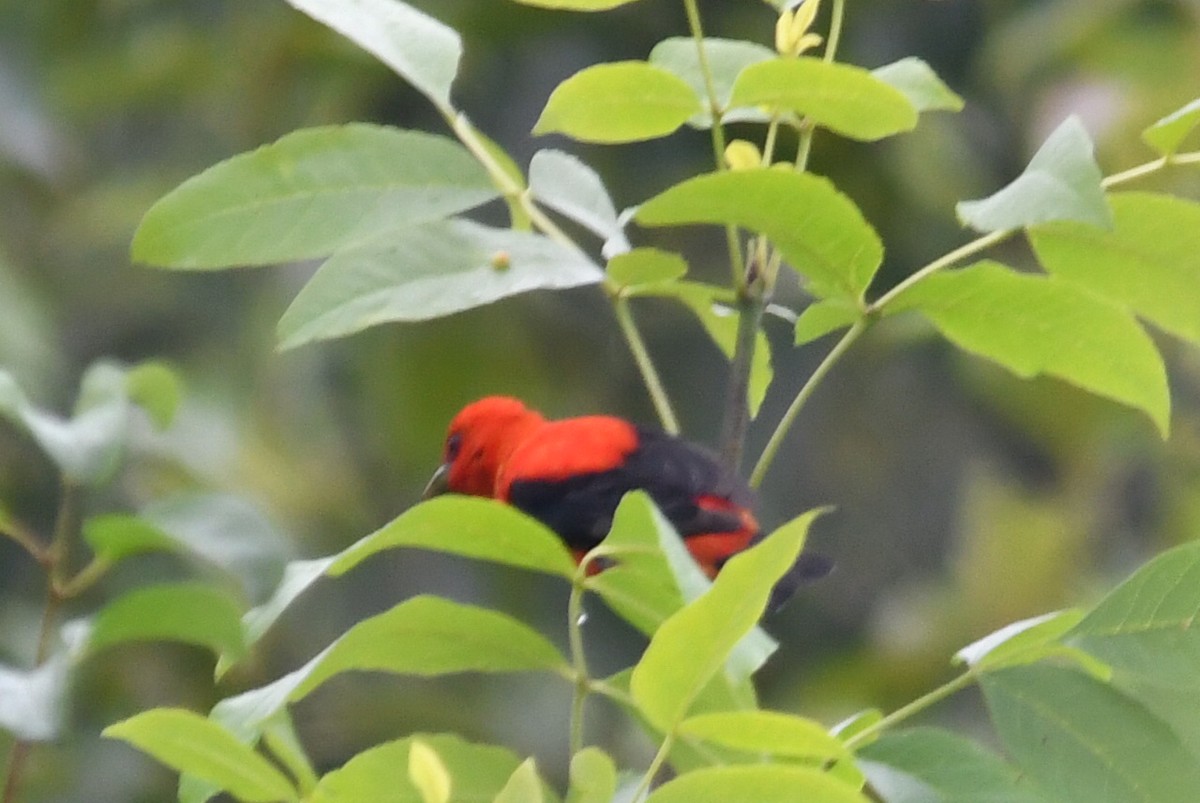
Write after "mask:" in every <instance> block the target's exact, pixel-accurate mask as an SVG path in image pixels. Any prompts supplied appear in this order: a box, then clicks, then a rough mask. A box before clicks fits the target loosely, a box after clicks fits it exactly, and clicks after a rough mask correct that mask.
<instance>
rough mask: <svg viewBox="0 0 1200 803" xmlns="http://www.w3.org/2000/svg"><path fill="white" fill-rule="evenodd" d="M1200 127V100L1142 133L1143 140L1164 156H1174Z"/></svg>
mask: <svg viewBox="0 0 1200 803" xmlns="http://www.w3.org/2000/svg"><path fill="white" fill-rule="evenodd" d="M1198 125H1200V98H1197V99H1196V100H1193V101H1192V102H1191V103H1188V104H1187V105H1186V106H1183V107H1182V108H1179V109H1176V110H1175V111H1173V112H1171V113H1170V114H1168V115H1167V116H1166V117H1164V118H1162V119H1161V120H1159V121H1158V122H1157V123H1155V124H1154V125H1152V126H1150V127H1149V128H1147V129H1146V130H1145V131H1143V132H1142V140H1143V141H1145V143H1146V144H1147V145H1149V146H1150V147H1151V148H1154V150H1156V151H1158V152H1159V154H1160V155H1162V156H1174V155H1175V153H1176V152H1177V151H1178V150H1179V146H1180V145H1182V144H1183V141H1184V140H1185V139H1187V136H1188V134H1190V133H1192V131H1194V130H1195V128H1196V126H1198Z"/></svg>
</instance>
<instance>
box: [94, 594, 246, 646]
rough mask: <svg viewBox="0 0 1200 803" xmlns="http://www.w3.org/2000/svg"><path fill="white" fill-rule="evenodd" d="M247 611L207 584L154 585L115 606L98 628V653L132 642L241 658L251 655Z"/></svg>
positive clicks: (101, 616)
mask: <svg viewBox="0 0 1200 803" xmlns="http://www.w3.org/2000/svg"><path fill="white" fill-rule="evenodd" d="M241 617H242V610H241V607H240V606H239V605H238V603H237V601H236V600H235V599H234V598H233V597H232V596H230V595H229V594H228V593H226V592H225V591H223V590H221V589H219V588H216V587H214V586H211V585H206V584H204V583H195V582H192V583H177V584H168V585H158V586H149V587H145V588H139V589H137V590H135V591H130V592H129V593H127V594H125V595H124V596H121V597H118V598H117V599H115V600H113V601H112V602H110V603H109V604H108V605H106V606H105V607H104V608H102V609H101V611H100V613H99V614H97V615H96V620H95V623H94V625H93V628H92V637H91V643H90V646H91V648H92V649H94V650H101V649H104V648H105V647H111V646H113V645H114V644H121V643H124V642H127V641H153V640H168V641H182V642H184V643H186V644H195V645H198V646H201V647H207V648H209V649H211V650H212V651H213V652H214V653H216V654H218V655H221V654H226V655H230V656H233V657H235V658H237V657H241V656H242V655H244V654H245V651H246V647H245V641H244V639H243V636H242V618H241Z"/></svg>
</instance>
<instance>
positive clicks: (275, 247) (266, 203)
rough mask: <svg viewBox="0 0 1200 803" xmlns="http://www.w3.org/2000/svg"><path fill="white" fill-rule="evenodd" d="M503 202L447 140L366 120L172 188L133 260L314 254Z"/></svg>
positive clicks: (240, 260)
mask: <svg viewBox="0 0 1200 803" xmlns="http://www.w3.org/2000/svg"><path fill="white" fill-rule="evenodd" d="M390 1H391V0H388V2H390ZM397 5H398V4H397ZM495 196H496V191H495V189H494V188H493V187H492V184H491V180H490V179H489V178H488V175H487V172H486V171H485V170H484V169H483V168H482V167H481V166H480V165H479V163H478V162H476V161H475V158H474V157H473V156H471V155H470V154H469V153H468V152H467V151H466V150H465V149H464V148H463V147H462V146H460V145H459V144H457V143H456V142H454V141H452V140H449V139H447V138H445V137H440V136H434V135H432V134H425V133H422V132H419V131H401V130H398V129H395V128H386V127H383V126H375V125H366V124H362V123H355V124H351V125H345V126H326V127H323V128H310V129H305V130H302V131H296V132H293V133H291V134H288V135H286V136H284V137H282V138H281V139H279V140H278V141H276V142H274V143H272V144H270V145H265V146H263V147H261V148H259V149H257V150H254V151H250V152H248V153H243V154H240V155H238V156H234V157H233V158H231V159H227V160H226V161H224V162H220V163H218V164H216V165H214V166H212V167H210V168H208V169H207V170H205V171H204V172H203V173H200V174H199V175H197V176H193V177H192V178H190V179H188V180H187V181H185V182H184V183H183V184H180V185H179V186H178V187H176V188H175V189H174V190H172V191H171V192H169V193H167V194H166V195H165V196H163V197H162V198H161V199H160V200H159V201H158V202H157V203H156V204H155V205H154V206H153V207H151V208H150V211H149V212H147V213H146V216H145V217H144V218H142V222H141V225H139V226H138V230H137V232H136V233H135V234H134V238H133V258H134V259H135V260H137V261H139V262H145V263H147V264H151V265H161V266H164V267H170V268H187V269H201V268H224V267H233V266H238V265H267V264H273V263H277V262H288V261H293V260H300V259H314V258H317V257H325V256H328V255H330V254H332V253H335V252H337V251H339V250H340V249H343V248H346V247H347V246H350V245H354V244H356V243H359V242H360V241H362V240H364V239H369V238H370V237H372V236H374V235H375V234H376V233H377V232H379V231H380V230H381V229H384V230H393V229H396V228H398V227H401V226H405V225H414V224H417V223H423V222H427V221H431V220H440V219H442V218H444V217H447V216H449V215H453V214H455V213H456V212H461V211H464V210H467V209H471V208H473V207H475V206H478V205H479V204H482V203H484V202H486V201H488V200H490V199H492V198H494V197H495Z"/></svg>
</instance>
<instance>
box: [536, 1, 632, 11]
mask: <svg viewBox="0 0 1200 803" xmlns="http://www.w3.org/2000/svg"><path fill="white" fill-rule="evenodd" d="M635 1H636V0H513V2H515V3H519V4H521V5H523V6H536V7H537V8H558V9H562V10H563V11H607V10H608V9H610V8H617V7H618V6H627V5H629V4H630V3H633V2H635Z"/></svg>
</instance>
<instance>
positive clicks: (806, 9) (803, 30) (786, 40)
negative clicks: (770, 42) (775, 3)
mask: <svg viewBox="0 0 1200 803" xmlns="http://www.w3.org/2000/svg"><path fill="white" fill-rule="evenodd" d="M820 7H821V0H804V2H803V3H801V4H800V5H799V6H797V7H796V8H794V9H789V10H786V11H784V12H783V13H781V14H780V15H779V19H778V20H777V21H776V23H775V50H776V51H778V52H779V55H781V56H799V55H800V54H801V53H803V52H804V51H805V50H808V49H809V48H810V47H814V46H816V45H818V44H820V42H821V37H820V36H818V35H817V34H812V33H809V32H808V29H809V28H811V27H812V24H813V20H815V19H816V17H817V11H818V10H819V9H820Z"/></svg>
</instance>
